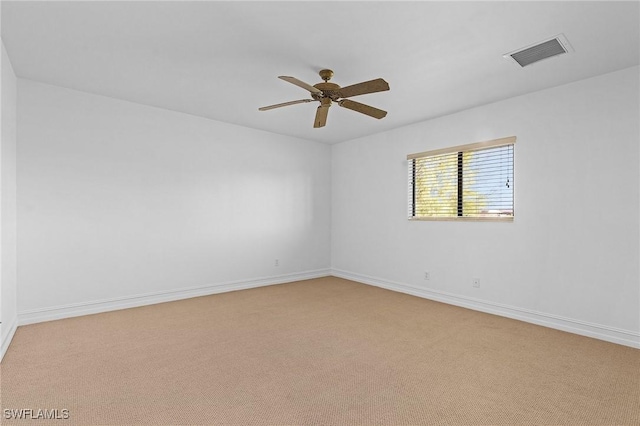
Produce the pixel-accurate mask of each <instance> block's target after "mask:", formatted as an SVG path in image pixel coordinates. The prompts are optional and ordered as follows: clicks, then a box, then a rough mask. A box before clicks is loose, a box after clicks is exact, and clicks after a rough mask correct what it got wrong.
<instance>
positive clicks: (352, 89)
mask: <svg viewBox="0 0 640 426" xmlns="http://www.w3.org/2000/svg"><path fill="white" fill-rule="evenodd" d="M385 90H389V83H387V82H386V81H384V80H383V79H381V78H377V79H375V80H370V81H365V82H363V83H358V84H353V85H351V86H347V87H343V88H342V89H340V90H338V96H340V97H341V98H350V97H352V96H358V95H364V94H367V93H375V92H383V91H385Z"/></svg>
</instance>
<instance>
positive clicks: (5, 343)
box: [0, 316, 18, 362]
mask: <svg viewBox="0 0 640 426" xmlns="http://www.w3.org/2000/svg"><path fill="white" fill-rule="evenodd" d="M5 326H6V329H7V330H8V331H7V332H6V333H4V336H1V337H2V339H1V342H0V362H2V359H3V358H4V354H5V353H7V349H9V344H11V340H13V335H14V334H16V329H17V328H18V317H17V316H15V317H13V319H12V320H11V323H9V324H3V327H2V329H3V330H5Z"/></svg>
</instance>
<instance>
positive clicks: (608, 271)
mask: <svg viewBox="0 0 640 426" xmlns="http://www.w3.org/2000/svg"><path fill="white" fill-rule="evenodd" d="M638 80H639V70H638V67H633V68H629V69H625V70H622V71H618V72H615V73H611V74H607V75H602V76H599V77H596V78H591V79H588V80H583V81H579V82H576V83H572V84H568V85H565V86H560V87H556V88H552V89H548V90H544V91H540V92H536V93H533V94H529V95H525V96H520V97H517V98H513V99H509V100H506V101H502V102H498V103H494V104H490V105H486V106H482V107H479V108H474V109H471V110H467V111H463V112H461V113H458V114H454V115H450V116H446V117H441V118H438V119H434V120H430V121H426V122H423V123H419V124H415V125H412V126H408V127H404V128H400V129H396V130H393V131H390V132H386V133H383V134H378V135H374V136H370V137H365V138H362V139H357V140H352V141H348V142H344V143H341V144H337V145H334V146H333V149H332V170H333V172H332V205H333V213H332V266H333V268H334V274H335V275H338V276H343V277H346V278H352V279H356V280H360V281H362V282H367V283H370V284H374V285H379V286H383V287H387V288H393V289H396V290H400V291H404V292H408V293H412V294H416V295H420V296H423V297H428V298H432V299H436V300H442V301H446V302H449V303H454V304H458V305H461V306H468V307H472V308H475V309H479V310H484V311H487V312H494V313H498V314H501V315H505V316H510V317H513V318H520V319H524V320H527V321H531V322H536V323H540V324H545V325H549V326H552V327H556V328H560V329H564V330H568V331H573V332H577V333H580V334H585V335H590V336H594V337H599V338H602V339H606V340H610V341H615V342H618V343H623V344H628V345H631V346H636V347H640V324H639V322H640V318H639V312H640V290H639V282H640V277H639V261H638V259H639V249H638V246H639V241H640V238H639V219H640V214H639V165H640V161H639V141H640V130H639V126H640V125H639V120H638V117H639V115H640V110H639V90H640V86H639V83H638ZM512 135H515V136H517V138H518V139H517V142H516V148H515V215H516V217H515V221H514V222H513V223H479V222H464V223H458V222H413V221H412V222H410V221H408V220H407V192H408V189H407V161H406V155H407V154H409V153H414V152H420V151H427V150H431V149H435V148H441V147H446V146H454V145H461V144H467V143H472V142H479V141H484V140H490V139H495V138H501V137H505V136H512ZM425 271H429V272H430V275H431V278H430V280H429V281H425V280H424V279H423V276H424V272H425ZM474 277H478V278H480V280H481V287H480V288H473V287H472V279H473V278H474Z"/></svg>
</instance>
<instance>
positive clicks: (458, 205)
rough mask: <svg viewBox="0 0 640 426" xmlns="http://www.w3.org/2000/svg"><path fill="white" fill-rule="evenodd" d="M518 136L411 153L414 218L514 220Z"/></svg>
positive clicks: (411, 217)
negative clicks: (515, 164)
mask: <svg viewBox="0 0 640 426" xmlns="http://www.w3.org/2000/svg"><path fill="white" fill-rule="evenodd" d="M515 142H516V138H515V136H512V137H508V138H502V139H496V140H492V141H487V142H478V143H474V144H469V145H463V146H456V147H453V148H445V149H439V150H435V151H427V152H420V153H417V154H410V155H407V160H409V219H416V220H497V221H512V220H513V147H514V144H515Z"/></svg>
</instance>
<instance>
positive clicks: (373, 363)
mask: <svg viewBox="0 0 640 426" xmlns="http://www.w3.org/2000/svg"><path fill="white" fill-rule="evenodd" d="M0 380H1V397H2V402H1V406H2V409H3V413H2V414H3V415H2V423H3V424H8V425H10V424H19V425H26V424H31V423H32V424H38V425H44V424H56V425H66V424H78V425H92V424H111V425H120V424H238V425H262V424H273V425H276V424H277V425H281V424H322V425H355V424H366V425H374V424H387V425H401V424H465V425H470V424H508V425H515V424H573V425H586V424H594V425H607V424H611V425H613V424H635V425H638V424H640V350H637V349H632V348H628V347H624V346H619V345H615V344H611V343H606V342H602V341H598V340H594V339H590V338H586V337H581V336H577V335H572V334H569V333H564V332H561V331H556V330H551V329H548V328H544V327H539V326H535V325H531V324H527V323H523V322H519V321H514V320H509V319H505V318H501V317H497V316H493V315H488V314H483V313H479V312H474V311H470V310H466V309H463V308H458V307H454V306H449V305H445V304H441V303H436V302H432V301H428V300H424V299H420V298H417V297H412V296H408V295H404V294H399V293H394V292H391V291H387V290H383V289H379V288H375V287H370V286H366V285H363V284H358V283H354V282H351V281H346V280H342V279H339V278H321V279H316V280H309V281H301V282H296V283H290V284H282V285H277V286H271V287H263V288H258V289H252V290H244V291H237V292H232V293H225V294H218V295H213V296H207V297H199V298H194V299H189V300H184V301H178V302H172V303H164V304H160V305H155V306H147V307H142V308H136V309H128V310H122V311H116V312H110V313H105V314H99V315H90V316H85V317H79V318H72V319H66V320H60V321H53V322H47V323H41V324H34V325H29V326H24V327H20V328H19V329H18V331H17V333H16V335H15V337H14V340H13V343H12V344H11V347H10V348H9V351H8V352H7V354H6V356H5V359H4V361H3V362H2V364H1V376H0ZM23 408H24V409H33V410H34V414H35V413H36V411H35V410H37V409H58V410H63V409H67V410H69V419H68V420H52V421H45V420H36V421H33V422H29V421H25V420H15V421H8V420H6V419H5V414H6V412H5V411H4V409H23Z"/></svg>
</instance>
